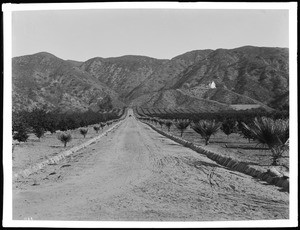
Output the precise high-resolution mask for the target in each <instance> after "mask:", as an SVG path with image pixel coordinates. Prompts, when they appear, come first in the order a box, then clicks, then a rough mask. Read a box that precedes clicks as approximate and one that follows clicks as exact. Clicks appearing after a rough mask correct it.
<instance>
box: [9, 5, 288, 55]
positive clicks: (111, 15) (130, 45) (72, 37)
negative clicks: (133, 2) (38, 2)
mask: <svg viewBox="0 0 300 230" xmlns="http://www.w3.org/2000/svg"><path fill="white" fill-rule="evenodd" d="M288 19H289V12H288V10H269V9H268V10H225V9H220V10H216V9H215V10H204V9H94V10H93V9H91V10H51V11H50V10H38V11H14V12H12V56H13V57H16V56H22V55H28V54H34V53H38V52H49V53H52V54H54V55H55V56H57V57H59V58H62V59H65V60H67V59H71V60H77V61H86V60H88V59H90V58H93V57H104V58H106V57H117V56H123V55H144V56H149V57H154V58H159V59H171V58H173V57H175V56H177V55H180V54H183V53H185V52H188V51H191V50H201V49H218V48H225V49H231V48H237V47H241V46H245V45H252V46H267V47H289V44H288V42H289V37H288V35H289V28H288Z"/></svg>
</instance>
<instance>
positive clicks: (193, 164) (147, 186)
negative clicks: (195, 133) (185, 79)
mask: <svg viewBox="0 0 300 230" xmlns="http://www.w3.org/2000/svg"><path fill="white" fill-rule="evenodd" d="M131 113H132V111H130V112H129V114H131ZM288 217H289V195H288V193H286V192H282V191H280V189H279V188H278V187H275V186H272V185H268V184H265V183H263V182H260V181H257V180H255V179H254V178H252V177H250V176H247V175H244V174H241V173H239V172H235V171H231V170H228V169H226V168H224V167H222V166H220V165H218V164H216V163H215V162H213V161H211V160H210V159H208V158H207V157H206V156H202V155H200V154H198V153H196V152H194V151H192V150H190V149H188V148H184V147H183V146H181V145H179V144H177V143H175V142H173V141H171V140H169V139H167V138H165V137H163V136H162V135H160V134H158V133H156V132H155V131H153V130H152V129H151V128H150V127H148V126H147V125H145V124H143V123H141V122H139V121H137V120H136V119H135V118H134V117H133V116H131V117H129V116H128V117H127V118H126V120H125V121H124V122H123V124H122V125H121V126H120V127H119V128H118V129H116V130H115V131H114V132H112V133H110V134H109V135H107V136H104V137H103V139H102V140H100V141H99V142H97V143H96V144H94V145H90V146H88V147H87V148H85V149H82V150H81V151H79V152H78V153H75V154H74V155H72V156H70V157H68V158H66V159H65V160H64V161H62V162H60V163H58V164H57V165H50V166H49V167H46V168H45V169H43V170H42V171H40V172H38V173H35V174H33V175H31V176H29V177H28V178H26V179H23V180H20V181H17V182H15V183H14V188H13V218H14V219H28V218H32V219H33V220H128V221H134V220H153V221H160V220H164V221H165V220H173V221H175V220H176V221H204V220H212V221H213V220H265V219H287V218H288Z"/></svg>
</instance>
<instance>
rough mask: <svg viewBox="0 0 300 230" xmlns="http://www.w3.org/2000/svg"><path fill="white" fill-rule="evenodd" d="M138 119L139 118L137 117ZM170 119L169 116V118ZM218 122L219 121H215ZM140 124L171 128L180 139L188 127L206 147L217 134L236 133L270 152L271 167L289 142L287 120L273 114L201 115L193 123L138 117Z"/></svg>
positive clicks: (185, 120)
mask: <svg viewBox="0 0 300 230" xmlns="http://www.w3.org/2000/svg"><path fill="white" fill-rule="evenodd" d="M139 115H141V114H139ZM171 116H172V115H169V117H171ZM218 118H219V119H218ZM140 119H141V120H144V121H147V122H152V123H153V124H156V125H160V126H161V128H163V126H166V127H167V129H168V131H170V128H171V127H172V126H175V127H176V128H177V129H178V130H179V131H180V135H181V137H182V136H183V133H184V131H185V130H186V129H187V128H188V127H191V128H192V129H193V130H194V131H195V132H196V133H198V134H199V135H200V136H201V137H202V138H203V139H204V141H205V145H208V144H209V140H210V137H211V136H212V135H214V134H216V133H217V132H218V131H219V130H221V131H223V132H224V133H225V134H226V135H227V136H229V135H230V134H232V133H238V134H240V135H241V136H242V137H244V138H247V139H248V140H249V142H250V140H254V141H257V142H258V143H260V144H262V145H265V146H267V147H268V148H269V149H270V150H271V152H272V160H273V162H272V165H277V164H278V161H279V159H280V158H281V157H282V155H283V153H284V152H285V151H286V150H288V140H289V118H288V115H287V114H286V113H280V112H279V113H273V114H270V116H266V114H255V113H253V114H251V113H246V114H244V115H242V113H239V114H234V116H229V114H226V113H225V114H223V116H221V114H217V113H216V114H205V115H204V116H201V117H198V118H197V119H195V118H194V119H162V118H158V117H149V116H145V115H144V116H140Z"/></svg>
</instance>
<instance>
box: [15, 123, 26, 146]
mask: <svg viewBox="0 0 300 230" xmlns="http://www.w3.org/2000/svg"><path fill="white" fill-rule="evenodd" d="M28 137H29V135H28V128H27V126H26V125H24V124H22V123H20V124H18V125H15V128H14V133H13V139H14V140H17V141H19V142H26V141H27V139H28Z"/></svg>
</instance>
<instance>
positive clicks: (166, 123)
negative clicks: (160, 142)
mask: <svg viewBox="0 0 300 230" xmlns="http://www.w3.org/2000/svg"><path fill="white" fill-rule="evenodd" d="M165 125H166V126H167V128H168V132H170V128H171V126H172V125H173V122H172V121H169V120H167V121H166V122H165Z"/></svg>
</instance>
